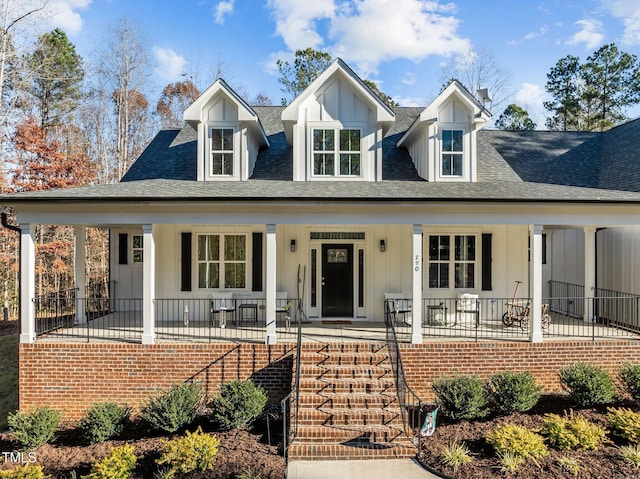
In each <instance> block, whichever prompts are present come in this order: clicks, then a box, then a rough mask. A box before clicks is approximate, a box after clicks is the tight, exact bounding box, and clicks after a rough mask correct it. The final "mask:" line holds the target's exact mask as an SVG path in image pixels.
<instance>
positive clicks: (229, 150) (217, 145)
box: [210, 128, 233, 176]
mask: <svg viewBox="0 0 640 479" xmlns="http://www.w3.org/2000/svg"><path fill="white" fill-rule="evenodd" d="M210 171H211V176H220V175H224V176H233V128H212V129H211V170H210Z"/></svg>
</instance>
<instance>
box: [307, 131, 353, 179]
mask: <svg viewBox="0 0 640 479" xmlns="http://www.w3.org/2000/svg"><path fill="white" fill-rule="evenodd" d="M360 137H361V131H360V130H356V129H340V128H332V129H320V128H314V129H313V153H312V155H313V174H314V176H360V157H361V150H360ZM336 138H337V139H338V141H336Z"/></svg>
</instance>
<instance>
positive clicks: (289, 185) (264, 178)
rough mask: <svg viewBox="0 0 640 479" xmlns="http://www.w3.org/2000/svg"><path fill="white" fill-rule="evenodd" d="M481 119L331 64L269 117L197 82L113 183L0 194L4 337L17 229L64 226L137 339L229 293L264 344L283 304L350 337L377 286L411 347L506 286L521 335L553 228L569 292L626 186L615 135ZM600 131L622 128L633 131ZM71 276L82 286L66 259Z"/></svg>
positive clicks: (30, 265)
mask: <svg viewBox="0 0 640 479" xmlns="http://www.w3.org/2000/svg"><path fill="white" fill-rule="evenodd" d="M489 118H490V114H489V112H488V111H487V110H486V109H485V108H484V107H483V105H482V104H481V103H479V102H478V101H477V100H476V99H475V98H474V96H473V95H472V94H471V93H470V92H468V91H467V90H466V89H465V88H464V87H463V86H462V85H461V84H460V83H458V82H456V81H453V82H452V83H450V84H449V85H448V86H447V87H446V88H445V89H444V90H443V91H442V92H441V93H440V94H439V95H438V97H437V98H436V99H435V100H434V101H433V102H431V103H430V104H429V105H427V106H426V107H425V108H402V107H401V108H389V107H387V106H386V105H385V104H384V103H383V102H382V101H381V100H380V99H379V98H378V97H377V96H376V95H375V94H374V93H373V92H372V91H371V90H369V89H368V88H367V86H366V85H365V84H364V83H363V82H362V81H361V80H360V78H358V76H357V75H356V74H355V73H354V72H353V71H352V70H351V69H350V68H349V67H348V66H347V65H346V64H345V63H344V62H343V61H342V60H340V59H337V60H335V61H334V62H333V63H332V64H331V66H330V67H329V68H328V69H327V70H326V71H324V72H323V73H322V74H321V75H320V76H319V77H318V78H317V79H316V80H315V81H314V82H312V83H311V85H309V87H308V88H307V89H306V90H305V91H304V92H303V93H302V94H301V95H300V96H299V97H298V98H296V99H295V100H294V101H293V102H292V103H291V104H290V105H289V106H287V107H286V108H285V107H271V106H269V107H251V106H249V105H248V104H247V103H246V102H245V101H244V100H243V99H242V98H241V97H239V96H238V95H237V94H236V93H235V92H234V91H233V90H232V89H231V88H230V87H229V86H228V85H227V84H226V83H225V82H224V81H223V80H217V81H216V82H215V83H214V84H213V85H211V87H209V88H208V89H207V90H206V91H205V92H204V93H203V94H202V95H201V97H200V98H198V99H197V100H196V101H195V102H194V103H193V104H192V105H191V106H190V107H189V108H188V109H187V110H186V111H185V112H184V119H185V125H184V127H183V128H182V129H176V130H163V131H161V132H159V133H158V135H157V136H156V137H155V139H154V140H153V141H152V142H151V143H150V144H149V146H148V147H147V149H146V150H145V151H144V153H143V154H142V155H141V156H140V158H139V159H138V160H137V161H136V162H135V164H134V165H133V166H132V167H131V169H130V171H129V172H128V173H127V174H126V175H125V177H124V178H123V179H122V181H121V182H120V183H117V184H107V185H95V186H88V187H82V188H73V189H66V190H50V191H39V192H27V193H19V194H12V195H4V196H3V197H1V198H0V199H1V200H2V201H1V202H2V203H4V204H8V205H11V206H13V207H14V208H15V210H16V213H17V219H18V222H19V225H20V228H21V231H22V233H21V242H22V260H21V261H22V262H21V284H22V286H21V288H22V334H21V341H22V342H23V343H30V342H33V341H35V340H36V329H37V328H36V311H35V307H34V302H33V300H34V296H35V292H34V291H35V290H34V276H35V273H34V271H35V250H34V241H33V228H34V225H36V224H63V225H73V226H75V227H76V231H77V238H76V241H77V245H78V248H77V249H78V251H83V241H84V234H83V232H84V228H86V227H88V226H92V227H104V228H109V229H110V231H111V279H112V280H114V281H115V282H116V283H117V290H116V291H117V293H116V296H115V297H114V298H112V299H114V300H117V299H128V300H131V301H129V302H128V303H127V304H126V306H125V305H124V303H123V305H122V306H121V308H122V309H130V310H137V311H139V314H140V317H141V318H142V336H141V341H142V342H143V343H145V344H151V343H154V342H156V340H157V328H158V326H159V325H161V324H162V323H163V322H166V321H173V320H177V319H179V320H182V318H183V314H186V313H187V312H188V313H189V315H190V316H189V317H190V318H191V320H196V319H198V314H199V312H201V313H202V314H210V313H211V311H209V310H208V309H207V308H203V310H202V311H200V309H199V307H198V306H197V304H196V303H197V301H198V300H203V299H204V300H206V299H208V298H223V297H224V293H230V296H229V298H230V300H233V301H235V302H234V303H233V305H231V306H229V307H228V308H229V310H230V311H232V313H233V314H234V315H239V314H240V311H239V307H240V305H242V304H245V305H248V306H247V307H245V308H244V311H242V314H246V315H247V317H249V318H254V317H255V319H256V320H258V319H259V318H260V321H261V324H263V325H264V330H263V334H262V337H263V340H264V341H265V342H266V343H267V344H274V343H276V342H277V341H278V334H277V324H278V321H281V319H280V318H281V315H279V312H282V308H283V305H282V301H283V300H285V299H286V301H290V300H291V301H293V302H294V303H296V305H297V303H298V302H300V303H301V308H300V310H301V311H304V314H305V315H306V318H307V319H309V320H310V321H320V320H323V319H324V320H327V319H332V320H348V321H352V322H353V324H355V325H356V326H358V325H359V326H361V327H362V328H366V327H367V324H368V323H375V322H381V321H382V320H383V318H384V315H385V303H384V300H385V295H387V296H388V295H390V294H395V295H400V296H401V297H403V298H404V299H406V300H407V303H408V304H410V307H411V313H410V314H409V316H410V317H411V320H410V322H411V335H410V338H411V341H412V342H413V343H420V342H422V341H423V339H424V335H425V332H424V329H423V327H424V326H425V324H426V323H427V322H428V321H429V319H430V316H429V315H430V314H431V313H432V312H433V309H434V308H435V309H438V306H442V305H443V304H447V305H449V304H450V306H448V307H447V308H446V310H444V311H443V312H444V314H445V315H456V314H467V313H468V311H466V309H468V308H466V309H465V308H464V307H461V306H460V303H459V302H456V300H457V299H458V298H460V297H461V296H462V295H463V294H467V295H471V296H467V297H468V298H475V297H476V296H477V297H478V300H479V301H480V302H479V303H476V304H479V305H481V306H482V307H481V308H480V307H478V309H479V310H480V313H479V314H480V319H482V320H487V321H491V320H497V324H500V318H501V315H502V314H503V306H504V298H509V297H511V296H512V294H513V289H514V284H515V282H516V281H522V282H523V284H522V286H521V289H520V295H521V296H522V297H523V298H530V300H531V308H532V314H531V318H532V321H531V324H530V329H529V330H528V331H527V334H528V337H529V339H530V340H531V341H534V342H538V341H541V340H542V339H543V333H542V329H541V321H540V318H541V316H542V310H541V308H542V304H543V303H544V302H545V298H547V297H548V295H549V291H548V289H546V284H547V281H548V280H550V279H553V278H562V277H563V276H562V275H563V274H566V270H567V268H565V267H564V266H562V267H560V266H559V265H557V267H556V261H557V262H558V264H559V263H560V262H561V260H560V257H556V256H555V253H556V252H557V251H559V248H560V246H557V247H556V246H554V247H553V252H554V255H553V257H552V256H551V255H550V254H548V251H547V250H551V248H550V246H549V245H550V244H551V243H550V241H551V240H550V239H549V238H551V237H553V238H558V237H559V236H560V235H562V234H564V232H566V231H568V230H572V231H574V233H572V234H573V237H574V238H576V241H579V242H580V244H584V248H583V250H584V251H583V252H582V253H580V254H579V255H577V256H576V255H575V254H574V255H573V264H572V265H571V267H572V268H577V269H578V270H579V271H580V272H581V275H582V277H583V282H584V284H585V285H586V286H587V289H586V290H585V293H584V296H585V298H586V300H588V299H589V298H590V297H592V296H593V294H594V292H593V291H592V290H591V289H589V287H590V286H594V285H595V280H596V268H595V264H596V263H595V254H594V251H595V238H596V230H597V229H598V228H618V227H634V228H637V227H638V224H640V193H638V192H635V191H623V190H622V189H618V188H617V187H616V183H615V181H610V178H608V176H607V175H609V174H610V172H611V170H610V165H612V164H614V163H615V162H616V161H619V159H618V158H615V157H613V156H611V155H609V151H610V150H609V149H608V147H607V146H606V145H607V139H608V138H609V137H613V135H614V134H616V133H613V134H608V133H602V134H597V133H584V134H580V133H560V132H555V133H552V132H505V131H486V130H483V129H482V128H483V127H484V126H485V125H486V124H487V122H488V120H489ZM619 130H620V131H623V130H624V131H626V132H630V133H632V134H633V135H634V137H636V138H637V137H638V135H639V132H640V122H638V121H635V122H631V123H629V124H627V125H625V126H623V127H619ZM607 135H609V136H607ZM593 143H597V147H595V146H594V145H593ZM639 145H640V141H639V142H637V143H635V147H634V148H635V150H634V151H636V152H637V150H638V146H639ZM636 154H637V153H636ZM616 174H618V173H616ZM594 175H595V177H596V179H595V180H594ZM605 180H606V181H605ZM543 239H544V240H545V243H544V244H543ZM576 251H577V250H576ZM567 252H571V247H569V248H567ZM566 258H567V255H563V259H562V261H568V260H567V259H566ZM552 260H553V261H552ZM552 266H553V268H552ZM76 267H77V269H78V271H77V277H78V278H79V280H78V281H79V284H78V288H79V290H80V291H83V290H84V289H83V288H84V284H83V281H84V280H83V279H82V278H84V257H83V255H82V254H78V256H77V261H76ZM582 272H584V273H582ZM279 292H281V293H285V292H286V295H284V294H280V295H279V294H278V293H279ZM285 296H286V298H285ZM170 301H173V302H174V305H173V306H171V307H166V308H165V307H164V306H163V307H161V305H166V304H169V303H168V302H170ZM445 301H452V302H451V303H446V302H445ZM492 301H493V302H492ZM496 304H497V310H496ZM176 305H177V306H176ZM252 305H256V307H255V308H254V307H253V306H252ZM84 307H86V304H85V303H83V304H82V305H80V304H79V308H80V309H79V312H78V318H79V321H78V322H82V321H83V319H82V318H84V314H82V313H83V311H82V308H84ZM294 307H296V308H297V306H294ZM205 309H207V310H206V311H204V310H205ZM223 309H224V308H223ZM216 313H218V311H216ZM223 314H224V313H223ZM289 314H291V312H289ZM586 315H587V313H586V312H585V316H586ZM235 317H236V316H234V318H235ZM200 319H202V318H200ZM216 321H218V319H216ZM240 321H242V318H240Z"/></svg>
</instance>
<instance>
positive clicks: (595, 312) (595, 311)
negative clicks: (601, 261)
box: [593, 228, 607, 321]
mask: <svg viewBox="0 0 640 479" xmlns="http://www.w3.org/2000/svg"><path fill="white" fill-rule="evenodd" d="M606 229H607V228H596V232H595V234H594V235H593V236H594V240H593V242H594V248H593V249H594V252H593V256H594V258H593V261H595V263H596V275H595V281H594V282H595V286H596V290H595V291H594V298H595V304H594V305H593V318H594V319H595V320H596V321H597V320H598V318H599V317H600V311H599V309H600V308H599V302H598V232H600V231H602V230H606Z"/></svg>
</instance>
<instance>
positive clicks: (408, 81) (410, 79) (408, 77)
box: [400, 72, 416, 86]
mask: <svg viewBox="0 0 640 479" xmlns="http://www.w3.org/2000/svg"><path fill="white" fill-rule="evenodd" d="M400 81H401V82H402V83H404V84H405V85H409V86H413V85H415V84H416V74H415V73H412V72H407V73H405V75H404V77H402V79H401V80H400Z"/></svg>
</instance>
